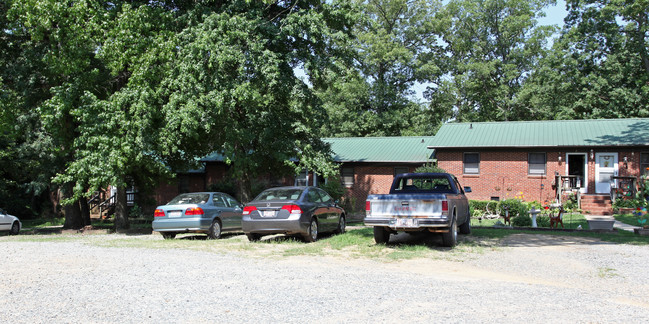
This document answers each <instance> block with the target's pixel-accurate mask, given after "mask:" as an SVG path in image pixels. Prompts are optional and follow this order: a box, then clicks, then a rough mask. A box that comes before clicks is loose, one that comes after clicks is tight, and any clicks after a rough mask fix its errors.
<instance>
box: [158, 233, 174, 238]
mask: <svg viewBox="0 0 649 324" xmlns="http://www.w3.org/2000/svg"><path fill="white" fill-rule="evenodd" d="M160 234H162V238H163V239H165V240H171V239H173V238H174V237H176V233H174V232H161V233H160Z"/></svg>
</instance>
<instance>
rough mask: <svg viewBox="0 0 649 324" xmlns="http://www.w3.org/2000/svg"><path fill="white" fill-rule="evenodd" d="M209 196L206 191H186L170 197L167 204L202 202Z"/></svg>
mask: <svg viewBox="0 0 649 324" xmlns="http://www.w3.org/2000/svg"><path fill="white" fill-rule="evenodd" d="M209 198H210V194H206V193H186V194H182V195H179V196H177V197H176V198H174V199H172V200H171V201H170V202H169V203H167V205H184V204H204V203H206V202H207V200H208V199H209Z"/></svg>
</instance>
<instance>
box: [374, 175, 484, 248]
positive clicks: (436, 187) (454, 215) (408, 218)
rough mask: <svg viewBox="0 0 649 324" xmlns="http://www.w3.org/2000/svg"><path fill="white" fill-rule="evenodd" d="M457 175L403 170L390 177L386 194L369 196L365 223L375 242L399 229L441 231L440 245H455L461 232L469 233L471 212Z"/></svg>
mask: <svg viewBox="0 0 649 324" xmlns="http://www.w3.org/2000/svg"><path fill="white" fill-rule="evenodd" d="M468 192H471V188H470V187H464V188H462V187H461V186H460V183H459V182H458V181H457V178H456V177H455V176H454V175H452V174H449V173H403V174H399V175H397V176H396V177H395V178H394V181H393V182H392V187H391V188H390V194H387V195H369V196H367V201H366V202H365V219H364V222H365V225H368V226H373V227H374V240H375V241H376V243H388V242H389V240H390V234H392V233H397V232H400V231H404V232H414V231H427V232H431V233H441V234H442V242H443V244H444V246H448V247H453V246H455V245H456V244H457V233H458V228H459V232H460V233H461V234H470V233H471V213H470V212H469V201H468V200H467V198H466V196H465V193H468Z"/></svg>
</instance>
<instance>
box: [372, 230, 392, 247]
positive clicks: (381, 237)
mask: <svg viewBox="0 0 649 324" xmlns="http://www.w3.org/2000/svg"><path fill="white" fill-rule="evenodd" d="M374 241H375V242H376V244H387V243H388V242H389V241H390V232H388V231H387V230H386V229H385V228H384V227H380V226H374Z"/></svg>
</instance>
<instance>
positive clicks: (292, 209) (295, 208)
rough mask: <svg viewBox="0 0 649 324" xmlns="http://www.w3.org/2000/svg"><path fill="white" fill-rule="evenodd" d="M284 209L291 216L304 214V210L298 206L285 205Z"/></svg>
mask: <svg viewBox="0 0 649 324" xmlns="http://www.w3.org/2000/svg"><path fill="white" fill-rule="evenodd" d="M282 209H285V210H288V212H289V213H291V214H302V208H300V206H298V205H284V206H282Z"/></svg>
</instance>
